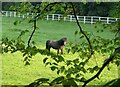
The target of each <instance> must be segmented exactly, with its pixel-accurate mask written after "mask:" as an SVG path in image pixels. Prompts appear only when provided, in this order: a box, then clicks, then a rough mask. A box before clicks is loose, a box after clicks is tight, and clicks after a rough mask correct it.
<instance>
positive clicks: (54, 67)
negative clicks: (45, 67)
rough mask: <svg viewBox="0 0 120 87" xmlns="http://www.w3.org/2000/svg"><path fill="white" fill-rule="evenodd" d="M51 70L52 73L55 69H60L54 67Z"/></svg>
mask: <svg viewBox="0 0 120 87" xmlns="http://www.w3.org/2000/svg"><path fill="white" fill-rule="evenodd" d="M50 68H51V70H52V71H54V70H55V69H58V67H56V66H52V67H50Z"/></svg>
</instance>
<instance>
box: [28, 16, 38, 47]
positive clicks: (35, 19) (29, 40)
mask: <svg viewBox="0 0 120 87" xmlns="http://www.w3.org/2000/svg"><path fill="white" fill-rule="evenodd" d="M35 30H36V17H34V29H33V31H32V33H31V35H30V38H29V39H28V47H30V41H31V39H32V36H33V34H34V33H35Z"/></svg>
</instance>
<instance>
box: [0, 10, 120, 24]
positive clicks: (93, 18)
mask: <svg viewBox="0 0 120 87" xmlns="http://www.w3.org/2000/svg"><path fill="white" fill-rule="evenodd" d="M36 14H39V13H36ZM33 15H35V14H34V13H27V14H20V13H17V12H14V11H2V16H7V17H20V18H27V17H28V16H31V17H33ZM44 18H45V19H46V20H54V21H55V20H56V21H60V20H63V21H70V22H74V21H76V20H75V17H74V15H67V16H65V17H64V16H63V15H62V14H50V15H45V16H44ZM77 19H78V21H79V22H81V23H84V24H86V23H89V24H94V23H96V22H98V21H99V22H102V23H104V24H111V23H114V22H116V21H118V20H120V18H112V17H99V16H77Z"/></svg>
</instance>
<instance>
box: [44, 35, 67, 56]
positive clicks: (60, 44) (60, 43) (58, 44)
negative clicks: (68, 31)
mask: <svg viewBox="0 0 120 87" xmlns="http://www.w3.org/2000/svg"><path fill="white" fill-rule="evenodd" d="M66 43H67V38H66V37H64V38H61V39H60V40H57V41H55V40H47V41H46V49H47V50H48V51H49V52H50V48H53V49H56V50H57V54H59V50H61V54H63V48H64V46H65V45H66Z"/></svg>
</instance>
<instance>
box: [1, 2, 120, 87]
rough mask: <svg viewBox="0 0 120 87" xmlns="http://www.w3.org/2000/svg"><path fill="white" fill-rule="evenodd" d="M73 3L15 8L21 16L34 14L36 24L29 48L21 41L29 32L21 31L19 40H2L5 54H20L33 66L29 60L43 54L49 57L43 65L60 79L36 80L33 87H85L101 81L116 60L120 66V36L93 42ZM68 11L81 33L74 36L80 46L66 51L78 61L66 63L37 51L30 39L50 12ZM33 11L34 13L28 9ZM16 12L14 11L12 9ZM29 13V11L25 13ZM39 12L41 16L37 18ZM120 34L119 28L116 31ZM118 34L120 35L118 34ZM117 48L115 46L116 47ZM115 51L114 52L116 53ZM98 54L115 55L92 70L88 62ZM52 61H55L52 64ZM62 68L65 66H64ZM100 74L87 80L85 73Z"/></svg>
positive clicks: (34, 24) (26, 63) (25, 4)
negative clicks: (107, 68)
mask: <svg viewBox="0 0 120 87" xmlns="http://www.w3.org/2000/svg"><path fill="white" fill-rule="evenodd" d="M74 5H75V4H74V3H56V2H53V3H44V2H43V3H40V4H38V5H36V6H35V7H34V6H32V4H31V3H26V2H23V3H20V4H19V6H18V7H19V8H15V9H14V10H16V11H17V12H21V13H23V14H25V13H26V12H34V13H35V14H33V15H32V16H34V17H32V16H31V15H30V17H29V18H30V20H29V21H31V23H33V27H34V29H33V31H32V33H31V35H30V38H29V40H28V44H27V46H26V43H25V42H24V41H23V40H22V36H23V35H24V34H25V33H26V32H28V31H27V30H25V31H22V32H21V33H20V35H19V36H18V38H17V40H16V41H15V40H9V39H8V38H3V39H2V48H3V50H2V51H3V52H6V53H7V52H11V53H14V52H16V51H20V52H21V53H22V54H23V57H24V61H25V65H29V64H30V59H32V57H33V56H35V55H36V54H37V53H40V54H42V55H47V57H45V58H44V59H43V63H44V64H45V65H46V66H50V68H51V70H52V71H56V73H57V74H58V75H60V77H57V78H55V79H54V80H53V81H52V82H49V79H47V78H40V79H37V80H36V81H35V82H33V83H31V84H30V85H41V84H43V83H47V84H49V85H55V84H62V85H63V86H66V85H69V86H74V87H77V86H78V85H77V83H79V82H83V83H84V85H83V87H84V86H85V85H86V84H87V83H88V82H90V81H91V80H93V79H94V78H99V74H100V73H101V72H102V70H103V69H104V67H106V66H107V65H108V64H109V63H110V62H111V61H112V60H113V59H115V61H114V60H113V61H114V62H115V63H116V64H117V65H118V66H119V56H120V55H119V54H118V53H119V52H120V47H119V44H120V37H119V35H116V36H115V37H114V38H113V39H112V40H111V39H110V40H109V39H106V38H101V37H99V36H95V38H92V35H91V34H89V33H88V32H87V31H85V30H83V29H82V27H81V26H80V24H79V23H78V20H77V18H76V11H75V8H74ZM66 6H67V7H69V9H70V12H72V13H73V14H74V16H75V18H76V23H77V25H78V27H79V30H80V31H75V35H78V36H79V39H80V40H81V43H70V44H69V47H68V49H67V52H68V53H70V52H71V53H72V54H75V53H78V58H76V59H70V60H69V59H67V60H65V58H64V56H63V55H56V54H54V53H49V52H48V51H47V50H42V49H38V48H37V47H36V46H35V45H34V44H33V43H31V42H30V41H31V39H32V37H33V34H34V33H35V30H36V28H37V26H36V21H37V19H41V18H43V16H44V15H45V14H48V13H49V11H50V12H52V11H53V13H54V12H57V11H62V12H64V10H66V9H63V8H65V7H66ZM28 7H30V8H31V9H27V8H28ZM12 8H14V7H12ZM56 8H58V9H56ZM26 10H27V11H26ZM37 12H40V14H38V15H37V14H36V13H37ZM18 23H19V22H15V23H14V24H15V25H16V24H18ZM117 29H118V31H119V27H117ZM117 34H119V32H118V33H117ZM113 45H114V46H113ZM114 50H115V51H114ZM95 52H99V53H102V54H104V53H112V54H111V55H110V57H109V58H107V59H106V60H105V61H104V63H103V65H102V67H100V66H98V65H97V64H95V65H94V66H93V67H91V66H88V65H87V64H88V61H89V59H90V58H91V57H92V56H94V55H95ZM50 59H52V61H50ZM61 64H62V65H61ZM95 71H96V72H98V73H97V74H96V75H95V76H93V77H92V78H90V79H88V80H87V79H86V78H85V74H86V73H93V72H95Z"/></svg>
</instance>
